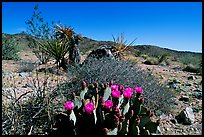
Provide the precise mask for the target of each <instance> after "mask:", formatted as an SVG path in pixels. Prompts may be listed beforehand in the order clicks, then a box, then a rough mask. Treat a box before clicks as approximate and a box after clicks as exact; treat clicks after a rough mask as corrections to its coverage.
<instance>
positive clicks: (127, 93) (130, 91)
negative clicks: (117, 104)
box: [123, 88, 134, 98]
mask: <svg viewBox="0 0 204 137" xmlns="http://www.w3.org/2000/svg"><path fill="white" fill-rule="evenodd" d="M133 91H134V90H133V89H132V88H126V89H125V91H124V92H123V96H124V98H131V96H132V94H133Z"/></svg>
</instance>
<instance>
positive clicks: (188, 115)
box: [176, 107, 195, 125]
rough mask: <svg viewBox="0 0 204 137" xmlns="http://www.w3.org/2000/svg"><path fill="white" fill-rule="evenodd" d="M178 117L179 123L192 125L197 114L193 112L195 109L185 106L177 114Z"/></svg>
mask: <svg viewBox="0 0 204 137" xmlns="http://www.w3.org/2000/svg"><path fill="white" fill-rule="evenodd" d="M176 119H177V120H178V122H179V123H183V124H185V125H191V124H193V123H194V122H195V116H194V114H193V109H192V108H190V107H187V108H185V109H184V110H182V111H181V113H180V114H179V115H178V116H176Z"/></svg>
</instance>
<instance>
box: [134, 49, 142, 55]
mask: <svg viewBox="0 0 204 137" xmlns="http://www.w3.org/2000/svg"><path fill="white" fill-rule="evenodd" d="M133 54H134V55H135V56H136V57H140V56H141V55H142V52H141V51H139V50H135V51H134V53H133Z"/></svg>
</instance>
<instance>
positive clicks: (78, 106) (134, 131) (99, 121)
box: [64, 81, 160, 135]
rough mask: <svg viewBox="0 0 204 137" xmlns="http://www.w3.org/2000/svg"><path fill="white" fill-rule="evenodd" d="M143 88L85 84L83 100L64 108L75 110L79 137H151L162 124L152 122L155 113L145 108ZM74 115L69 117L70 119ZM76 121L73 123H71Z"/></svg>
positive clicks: (74, 114)
mask: <svg viewBox="0 0 204 137" xmlns="http://www.w3.org/2000/svg"><path fill="white" fill-rule="evenodd" d="M142 94H143V89H142V87H138V86H136V88H131V87H126V88H125V87H124V86H123V85H120V86H118V85H117V84H113V82H112V81H111V82H109V83H108V84H98V83H97V82H95V83H93V84H89V86H87V84H86V83H85V81H83V82H82V88H81V91H80V96H75V95H74V98H73V100H72V101H73V102H72V101H68V102H66V103H65V104H64V108H65V110H66V111H70V110H73V112H72V113H71V117H74V116H75V122H74V126H75V129H73V130H75V132H74V133H75V134H76V135H86V134H87V135H90V134H93V135H150V134H155V133H157V130H158V126H159V123H160V122H159V120H157V121H156V122H154V121H152V120H151V117H152V116H153V115H154V113H153V112H152V111H151V110H150V109H148V108H147V107H146V106H144V105H143V103H144V97H143V95H142ZM69 115H70V113H68V116H69ZM70 120H72V119H70Z"/></svg>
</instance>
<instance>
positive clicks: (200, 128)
mask: <svg viewBox="0 0 204 137" xmlns="http://www.w3.org/2000/svg"><path fill="white" fill-rule="evenodd" d="M196 128H197V129H198V130H200V131H202V123H201V124H198V125H197V126H196Z"/></svg>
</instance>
